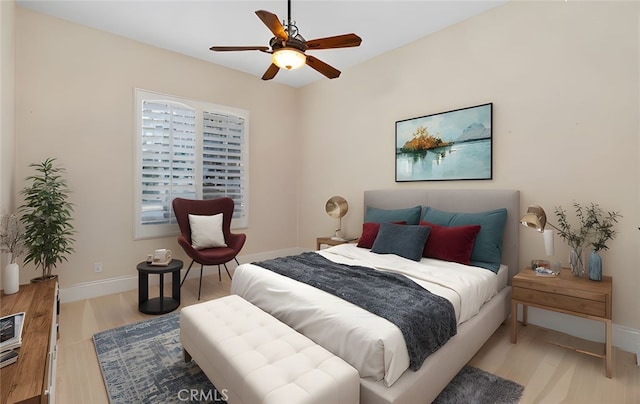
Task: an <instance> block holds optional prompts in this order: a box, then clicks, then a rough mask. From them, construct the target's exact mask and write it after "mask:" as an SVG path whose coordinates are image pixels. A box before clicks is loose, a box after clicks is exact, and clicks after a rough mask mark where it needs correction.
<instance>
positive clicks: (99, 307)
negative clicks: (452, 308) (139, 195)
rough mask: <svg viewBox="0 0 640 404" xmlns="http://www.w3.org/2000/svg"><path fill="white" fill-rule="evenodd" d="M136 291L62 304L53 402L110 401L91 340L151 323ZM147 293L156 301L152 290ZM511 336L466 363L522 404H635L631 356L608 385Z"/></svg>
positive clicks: (192, 296)
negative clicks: (504, 383) (510, 383)
mask: <svg viewBox="0 0 640 404" xmlns="http://www.w3.org/2000/svg"><path fill="white" fill-rule="evenodd" d="M208 271H213V270H212V269H209V270H208ZM230 285H231V282H230V280H229V278H228V277H227V276H226V274H223V276H222V282H219V281H218V274H217V273H216V274H215V275H209V276H205V277H204V281H203V286H202V298H201V300H202V301H205V300H210V299H214V298H218V297H221V296H226V295H227V294H229V288H230ZM165 290H167V289H165ZM169 290H170V289H169ZM137 293H138V292H137V290H131V291H128V292H124V293H118V294H113V295H109V296H103V297H97V298H93V299H87V300H81V301H77V302H72V303H63V304H62V305H61V310H60V318H59V321H60V338H59V340H58V367H57V385H56V386H57V394H56V399H57V402H58V403H63V404H74V403H79V404H80V403H82V404H84V403H92V404H100V403H107V402H108V400H107V394H106V391H105V387H104V383H103V380H102V374H101V373H100V367H99V365H98V360H97V357H96V353H95V349H94V346H93V341H92V336H93V334H95V333H96V332H99V331H104V330H108V329H110V328H114V327H119V326H122V325H125V324H128V323H132V322H136V321H140V320H144V319H147V318H151V317H153V316H150V315H146V314H142V313H140V312H139V311H138V294H137ZM197 293H198V279H197V278H194V279H189V280H187V281H186V282H185V284H184V285H183V287H182V307H185V306H188V305H191V304H194V303H197ZM150 295H151V296H154V295H157V288H156V290H153V289H152V290H151V291H150ZM509 332H510V330H509V325H508V323H505V324H502V325H501V326H500V328H499V329H498V331H496V333H495V334H494V335H493V336H492V337H491V338H490V339H489V341H487V343H486V344H485V345H484V347H483V348H482V349H481V350H480V351H479V352H478V353H477V354H476V355H475V357H474V358H473V359H472V360H471V362H470V364H471V365H473V366H476V367H479V368H481V369H484V370H486V371H488V372H491V373H494V374H496V375H499V376H502V377H505V378H507V379H511V380H514V381H516V382H518V383H520V384H522V385H524V386H525V390H524V394H523V397H522V400H521V403H545V404H546V403H576V404H577V403H598V404H600V403H640V367H639V366H636V365H635V360H636V359H635V355H633V354H630V353H628V352H624V351H621V350H619V349H616V348H614V350H613V365H614V366H613V378H612V379H607V378H606V377H605V376H604V360H603V359H600V358H596V357H592V356H589V355H584V354H580V353H577V352H574V351H572V350H569V349H566V348H562V347H560V346H557V345H554V344H550V343H548V342H546V340H547V339H548V338H557V337H558V335H556V333H553V332H550V331H547V330H544V329H541V328H539V327H535V326H532V325H529V326H527V327H520V332H519V337H518V338H519V339H518V344H516V345H513V344H511V343H510V340H509V338H510V334H509Z"/></svg>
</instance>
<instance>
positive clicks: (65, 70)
mask: <svg viewBox="0 0 640 404" xmlns="http://www.w3.org/2000/svg"><path fill="white" fill-rule="evenodd" d="M16 41H17V44H16V66H17V68H16V87H17V92H16V104H17V116H16V132H17V154H16V178H17V179H18V181H17V182H18V184H17V188H18V189H22V187H23V186H24V185H25V183H24V180H23V179H24V178H25V177H27V176H28V175H30V174H32V173H33V172H32V171H30V170H31V169H29V168H28V165H29V164H30V163H33V162H41V161H42V160H44V159H45V158H46V157H49V156H52V157H57V158H58V160H59V162H60V163H61V164H62V165H63V166H64V167H65V168H66V170H67V179H68V183H69V186H70V187H71V188H72V190H73V194H72V197H71V201H72V202H73V203H74V204H75V215H74V216H75V221H74V225H75V229H76V231H77V233H76V235H75V239H76V243H75V250H76V253H75V254H73V255H72V256H71V257H69V262H68V263H65V264H64V265H62V266H61V267H60V268H59V269H58V270H56V272H57V273H58V274H59V276H60V284H61V287H62V288H68V287H70V286H73V285H76V284H81V283H85V282H93V281H98V280H102V279H111V278H117V277H123V276H137V272H136V270H135V265H136V263H138V262H140V261H142V260H144V259H145V258H146V254H147V253H149V252H152V251H153V250H154V249H156V248H163V247H166V248H170V249H172V250H173V251H174V253H175V254H176V255H178V256H183V257H184V254H183V253H182V250H181V249H180V247H179V246H178V245H177V243H176V242H175V237H170V238H165V239H154V240H142V241H134V240H133V217H134V213H133V200H134V195H133V190H134V182H133V181H134V175H133V173H134V166H133V163H134V144H135V143H134V140H135V135H134V117H133V111H134V104H133V94H134V88H136V87H139V88H144V89H147V90H152V91H157V92H162V93H168V94H172V95H177V96H182V97H187V98H194V99H199V100H205V101H210V102H214V103H218V104H224V105H229V106H233V107H237V108H243V109H246V110H248V111H250V133H249V139H250V144H249V154H250V178H249V181H250V187H251V190H250V197H251V205H250V210H249V215H250V218H249V220H250V227H249V228H248V229H246V230H245V232H246V233H247V243H246V245H245V247H244V249H243V254H252V253H256V252H261V251H268V250H277V249H282V248H285V247H290V246H295V245H296V240H297V234H296V214H295V211H296V195H297V190H296V187H295V178H296V177H295V165H296V155H295V154H293V153H290V152H287V151H291V150H293V149H295V148H297V145H296V142H297V139H298V137H299V136H298V134H297V132H295V131H294V128H295V127H296V124H297V122H296V121H295V119H281V116H282V113H283V111H291V116H292V117H294V118H295V116H296V113H295V111H296V108H297V104H296V96H297V93H296V91H295V90H294V89H292V88H289V87H286V86H283V85H278V84H274V83H267V82H263V81H261V80H260V79H259V78H256V77H252V76H249V75H246V74H244V73H240V72H237V71H233V70H230V69H226V68H222V67H219V66H215V65H212V64H209V63H205V62H203V61H200V60H196V59H193V58H190V57H186V56H182V55H179V54H176V53H172V52H168V51H165V50H161V49H158V48H154V47H151V46H147V45H144V44H141V43H138V42H134V41H131V40H127V39H124V38H122V37H117V36H114V35H111V34H108V33H104V32H100V31H97V30H93V29H89V28H85V27H82V26H79V25H75V24H71V23H68V22H65V21H62V20H59V19H55V18H51V17H48V16H45V15H43V14H39V13H35V12H32V11H29V10H26V9H23V8H21V7H17V8H16ZM18 203H21V200H20V198H19V197H18ZM94 262H102V264H103V272H102V273H94V270H93V263H94ZM30 268H31V269H33V267H32V266H27V268H26V269H25V270H22V271H21V281H22V282H28V280H29V279H30V278H32V277H34V276H35V275H34V272H33V271H31V270H29V269H30Z"/></svg>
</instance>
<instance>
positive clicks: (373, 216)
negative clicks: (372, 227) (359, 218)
mask: <svg viewBox="0 0 640 404" xmlns="http://www.w3.org/2000/svg"><path fill="white" fill-rule="evenodd" d="M420 213H422V207H421V206H415V207H413V208H405V209H378V208H372V207H371V206H367V211H366V212H365V214H364V222H365V223H367V222H372V223H385V222H405V223H407V224H418V223H420Z"/></svg>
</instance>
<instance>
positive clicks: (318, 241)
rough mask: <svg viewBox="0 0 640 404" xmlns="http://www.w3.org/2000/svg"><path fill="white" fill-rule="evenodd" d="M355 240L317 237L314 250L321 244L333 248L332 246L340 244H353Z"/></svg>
mask: <svg viewBox="0 0 640 404" xmlns="http://www.w3.org/2000/svg"><path fill="white" fill-rule="evenodd" d="M357 240H358V239H357V238H346V239H344V240H334V239H332V238H331V237H318V238H316V250H319V249H320V245H322V244H326V245H328V246H334V245H340V244H346V243H353V242H354V241H357Z"/></svg>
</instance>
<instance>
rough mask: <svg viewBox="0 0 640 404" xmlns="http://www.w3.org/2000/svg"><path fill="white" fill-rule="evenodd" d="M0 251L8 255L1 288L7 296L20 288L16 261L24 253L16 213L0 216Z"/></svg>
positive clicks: (20, 228)
mask: <svg viewBox="0 0 640 404" xmlns="http://www.w3.org/2000/svg"><path fill="white" fill-rule="evenodd" d="M0 251H2V252H6V253H9V263H7V265H6V266H5V268H4V274H3V276H2V286H3V288H4V293H5V294H7V295H10V294H13V293H16V292H17V291H18V289H19V287H20V274H19V266H18V263H17V262H16V259H17V258H18V257H19V256H20V255H21V254H22V253H23V252H24V232H23V229H22V223H21V222H20V218H19V217H18V215H17V213H11V214H9V213H2V214H1V215H0Z"/></svg>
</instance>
